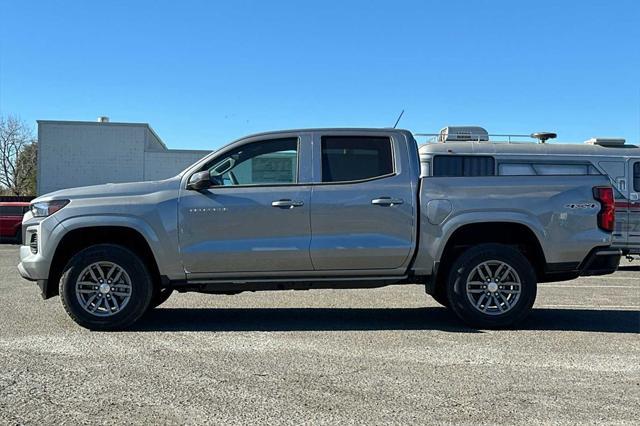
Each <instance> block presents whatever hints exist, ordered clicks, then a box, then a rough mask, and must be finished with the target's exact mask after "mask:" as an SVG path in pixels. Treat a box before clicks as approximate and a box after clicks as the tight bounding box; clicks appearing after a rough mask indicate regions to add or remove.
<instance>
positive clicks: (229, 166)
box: [206, 138, 298, 186]
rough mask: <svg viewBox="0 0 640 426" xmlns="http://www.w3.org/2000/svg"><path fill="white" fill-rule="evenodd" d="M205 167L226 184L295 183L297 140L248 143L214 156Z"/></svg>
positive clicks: (296, 177)
mask: <svg viewBox="0 0 640 426" xmlns="http://www.w3.org/2000/svg"><path fill="white" fill-rule="evenodd" d="M206 169H208V170H209V173H210V174H211V177H212V179H214V180H215V179H217V180H218V181H219V183H220V184H221V185H225V186H235V185H268V184H290V183H296V182H297V180H298V139H297V138H286V139H273V140H268V141H261V142H253V143H249V144H246V145H243V146H241V147H240V148H237V149H235V150H233V151H232V152H229V153H227V154H225V155H224V156H222V157H219V158H216V159H215V160H214V161H213V162H212V163H210V164H208V165H207V166H206Z"/></svg>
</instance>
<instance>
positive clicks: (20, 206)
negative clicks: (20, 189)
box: [0, 202, 29, 243]
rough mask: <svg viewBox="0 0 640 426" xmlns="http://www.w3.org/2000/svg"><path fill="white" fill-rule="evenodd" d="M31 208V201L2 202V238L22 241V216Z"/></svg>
mask: <svg viewBox="0 0 640 426" xmlns="http://www.w3.org/2000/svg"><path fill="white" fill-rule="evenodd" d="M28 210H29V203H24V202H0V239H2V240H3V241H5V240H10V241H15V242H17V243H20V242H22V216H24V214H25V213H26V212H27V211H28Z"/></svg>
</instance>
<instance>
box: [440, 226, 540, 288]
mask: <svg viewBox="0 0 640 426" xmlns="http://www.w3.org/2000/svg"><path fill="white" fill-rule="evenodd" d="M484 243H497V244H504V245H509V246H515V247H517V248H518V249H519V250H520V251H521V252H522V253H523V254H524V256H525V257H526V258H527V259H529V261H530V262H531V265H532V266H533V269H534V271H535V273H536V277H537V279H539V280H540V279H542V277H544V275H545V270H546V258H545V254H544V251H543V249H542V245H541V243H540V239H539V238H538V236H537V234H536V232H534V231H533V230H532V229H531V227H530V226H529V225H527V224H524V223H522V222H517V221H504V220H496V221H491V222H474V223H467V224H464V225H461V226H459V227H457V228H456V229H455V230H454V231H453V232H451V235H450V236H449V238H448V239H447V242H446V244H445V245H444V248H443V249H442V252H441V254H440V257H439V262H438V263H437V267H436V269H435V271H434V272H435V274H434V276H435V279H434V281H433V283H434V284H435V286H434V288H433V290H432V291H433V292H438V291H440V290H442V288H443V286H444V285H445V283H446V280H447V277H448V273H449V269H450V268H451V266H452V265H453V262H455V260H456V259H457V258H458V257H459V256H460V255H461V254H462V253H463V252H464V251H465V250H466V249H468V248H470V247H473V246H476V245H478V244H484Z"/></svg>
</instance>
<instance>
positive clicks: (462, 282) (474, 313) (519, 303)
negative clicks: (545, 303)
mask: <svg viewBox="0 0 640 426" xmlns="http://www.w3.org/2000/svg"><path fill="white" fill-rule="evenodd" d="M489 261H496V262H502V263H504V264H506V265H508V266H510V267H511V268H512V269H513V271H515V273H516V274H517V277H518V278H519V280H520V295H519V298H518V299H516V300H515V302H513V304H512V305H511V307H510V308H509V309H507V308H506V306H507V305H506V303H505V304H503V302H502V299H501V298H500V296H499V295H498V294H496V297H495V298H494V299H492V298H491V297H493V296H483V294H482V293H484V291H483V290H480V294H479V295H476V294H472V295H470V296H468V295H467V279H468V278H470V274H472V273H474V274H477V272H474V270H475V268H476V267H477V266H479V265H482V264H483V262H489ZM496 269H497V267H496ZM501 271H504V269H502V270H501ZM502 273H503V272H498V273H497V274H496V275H501V274H502ZM485 275H488V273H486V270H485ZM472 277H477V275H473V276H472ZM492 280H493V279H492ZM498 281H499V280H498ZM473 282H474V283H475V282H477V281H473ZM472 286H473V287H479V288H482V286H477V285H473V284H472ZM505 287H507V286H505ZM509 288H515V287H509ZM536 292H537V282H536V274H535V271H534V270H533V267H532V266H531V263H530V262H529V261H528V260H527V258H526V257H525V256H524V255H523V254H522V253H521V252H520V251H518V250H517V249H515V248H513V247H511V246H505V245H501V244H481V245H478V246H476V247H473V248H470V249H468V250H466V251H465V252H464V253H462V255H461V256H460V257H459V258H458V259H457V260H456V261H455V262H454V263H453V265H452V267H451V270H450V272H449V277H448V281H447V297H448V299H449V307H450V308H451V309H452V310H453V311H454V312H455V313H456V315H457V316H458V317H459V318H460V319H462V320H463V321H464V322H466V323H467V324H469V325H471V326H473V327H478V328H507V327H511V326H514V325H516V324H517V323H518V322H520V321H522V320H523V319H524V318H525V317H526V316H527V315H528V314H529V313H530V312H531V308H532V307H533V303H534V302H535V299H536ZM484 294H489V292H488V291H487V293H484ZM492 294H493V293H492ZM473 297H477V298H478V299H477V300H480V298H481V297H484V298H485V299H488V300H489V301H490V303H489V306H490V308H489V311H490V312H491V311H492V312H493V313H494V314H493V315H490V314H488V313H484V312H481V310H482V306H486V305H487V303H485V304H484V305H481V307H480V308H476V307H475V306H474V304H472V302H471V300H470V298H473ZM498 300H500V302H498ZM493 302H498V303H493ZM492 303H493V305H492ZM498 305H500V306H498ZM502 309H506V311H505V312H504V313H502Z"/></svg>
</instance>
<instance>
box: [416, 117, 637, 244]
mask: <svg viewBox="0 0 640 426" xmlns="http://www.w3.org/2000/svg"><path fill="white" fill-rule="evenodd" d="M414 136H416V138H418V137H426V138H427V142H426V143H425V144H422V145H420V148H419V152H420V163H421V173H422V176H423V177H428V176H440V177H443V176H450V177H456V176H467V177H469V176H527V175H556V176H563V175H566V176H571V175H606V176H607V177H608V178H609V180H610V181H611V184H612V186H613V187H614V192H615V197H616V203H615V205H616V226H615V231H614V233H613V241H614V243H613V246H614V247H616V248H620V249H621V250H622V252H623V254H624V255H626V256H627V257H630V256H631V255H640V147H638V146H636V145H629V144H626V142H625V140H624V139H615V138H592V139H589V140H587V141H586V142H585V143H583V144H576V143H546V142H547V140H548V139H553V138H555V136H556V135H555V134H554V133H534V134H532V135H506V134H502V135H490V134H489V133H488V132H487V131H486V130H485V129H483V128H482V127H478V126H449V127H445V128H444V129H442V130H441V131H440V132H439V133H435V134H428V133H417V134H415V135H414ZM534 139H537V141H534Z"/></svg>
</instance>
